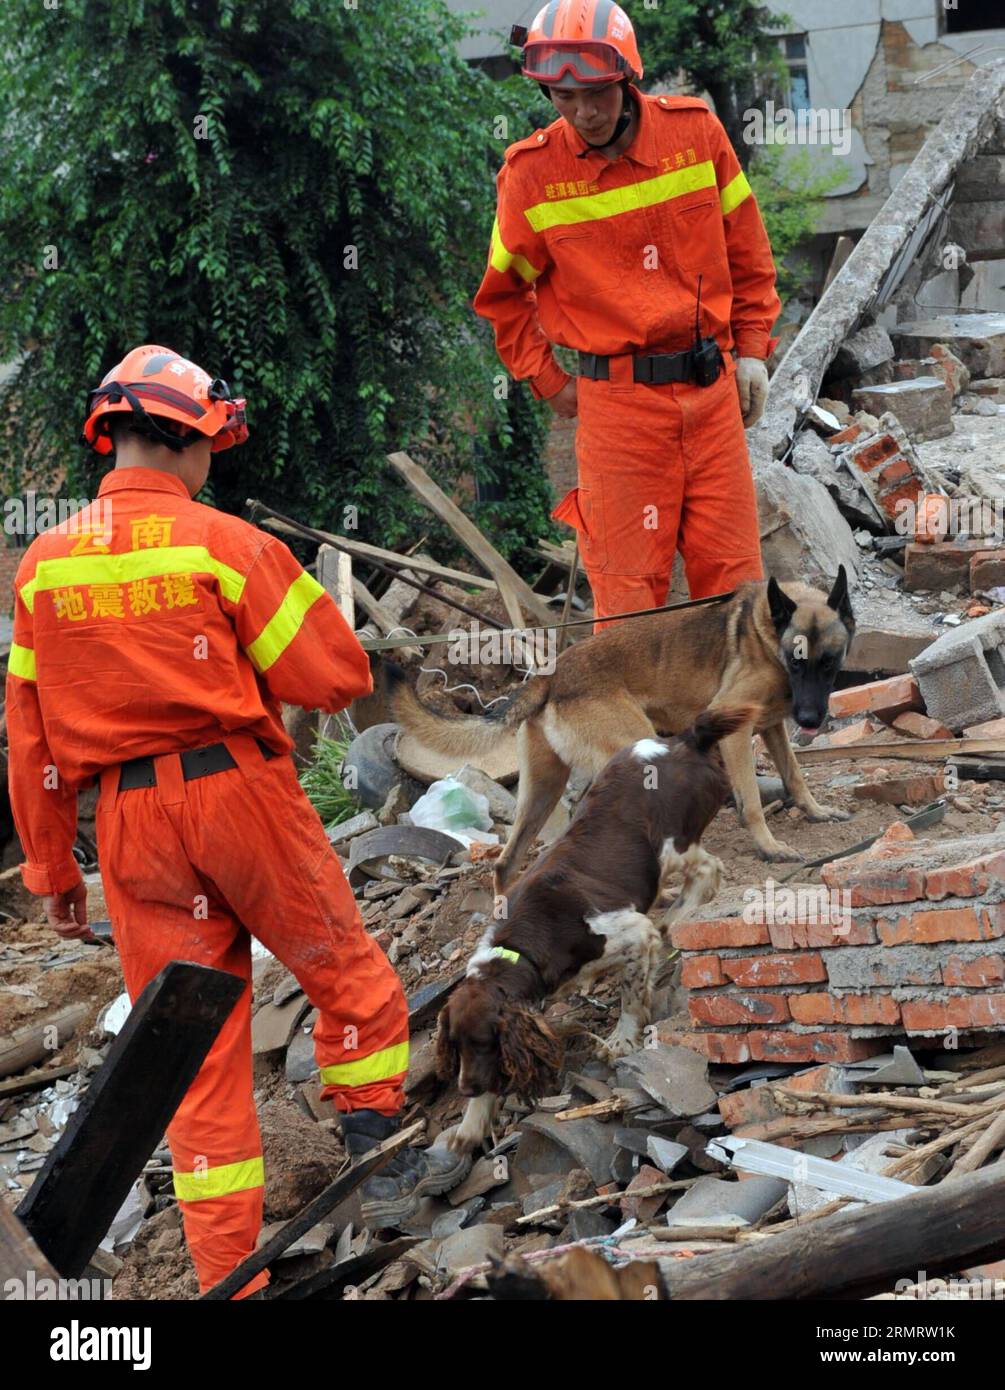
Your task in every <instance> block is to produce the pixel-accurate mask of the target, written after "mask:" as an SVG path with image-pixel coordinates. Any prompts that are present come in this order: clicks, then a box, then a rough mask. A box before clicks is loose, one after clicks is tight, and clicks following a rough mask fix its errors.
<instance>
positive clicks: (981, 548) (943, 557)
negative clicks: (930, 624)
mask: <svg viewBox="0 0 1005 1390" xmlns="http://www.w3.org/2000/svg"><path fill="white" fill-rule="evenodd" d="M986 552H987V542H986V541H984V542H981V541H952V540H951V541H938V542H936V543H935V544H926V543H923V542H919V541H913V542H909V543H908V545H907V546H905V548H904V587H905V589H935V590H942V589H969V587H970V568H971V565H972V563H973V559H974V556H975V555H979V554H981V553H986Z"/></svg>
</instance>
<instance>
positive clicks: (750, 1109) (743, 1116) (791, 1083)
mask: <svg viewBox="0 0 1005 1390" xmlns="http://www.w3.org/2000/svg"><path fill="white" fill-rule="evenodd" d="M833 1083H834V1072H833V1066H832V1064H831V1063H830V1062H823V1063H821V1065H820V1066H818V1067H810V1068H809V1070H807V1071H800V1072H797V1073H796V1075H795V1076H786V1077H783V1078H782V1080H781V1084H782V1085H783V1086H785V1087H787V1088H790V1089H792V1090H794V1091H829V1090H830V1089H831V1088H832V1086H833ZM782 1113H783V1112H782V1111H781V1110H780V1109H779V1107H778V1104H777V1102H776V1101H775V1100H774V1099H773V1098H772V1095H771V1085H770V1083H769V1084H768V1085H766V1086H748V1087H747V1088H746V1089H745V1090H742V1091H734V1092H733V1093H732V1094H731V1095H727V1096H720V1097H719V1114H720V1115H721V1116H722V1118H723V1122H724V1123H725V1124H726V1125H727V1126H728V1127H729V1128H730V1129H731V1130H732V1131H733V1132H734V1134H737V1133H739V1132H740V1129H739V1127H740V1126H746V1125H755V1124H765V1123H767V1121H769V1120H776V1119H778V1118H779V1116H781V1114H782Z"/></svg>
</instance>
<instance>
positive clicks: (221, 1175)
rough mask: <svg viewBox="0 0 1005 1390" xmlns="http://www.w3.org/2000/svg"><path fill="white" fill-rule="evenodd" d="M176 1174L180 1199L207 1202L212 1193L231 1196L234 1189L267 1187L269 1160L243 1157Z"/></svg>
mask: <svg viewBox="0 0 1005 1390" xmlns="http://www.w3.org/2000/svg"><path fill="white" fill-rule="evenodd" d="M173 1177H174V1195H175V1196H176V1197H177V1198H178V1200H179V1202H204V1201H206V1200H207V1199H208V1198H210V1197H227V1196H229V1195H230V1193H231V1192H247V1190H248V1189H249V1188H251V1187H264V1186H265V1160H264V1159H263V1158H261V1157H258V1158H243V1159H241V1161H240V1162H239V1163H224V1164H223V1165H222V1166H221V1167H219V1168H204V1169H203V1170H202V1171H201V1172H198V1173H175V1174H173Z"/></svg>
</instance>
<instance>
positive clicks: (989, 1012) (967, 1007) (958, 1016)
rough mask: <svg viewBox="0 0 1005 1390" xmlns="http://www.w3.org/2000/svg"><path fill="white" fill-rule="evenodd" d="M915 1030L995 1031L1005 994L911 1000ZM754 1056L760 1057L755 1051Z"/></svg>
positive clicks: (1004, 1011)
mask: <svg viewBox="0 0 1005 1390" xmlns="http://www.w3.org/2000/svg"><path fill="white" fill-rule="evenodd" d="M901 1013H902V1015H903V1020H904V1027H905V1028H907V1029H910V1030H911V1031H931V1030H933V1029H942V1028H959V1029H964V1030H965V1029H967V1028H995V1027H998V1026H1000V1025H1001V1024H1005V994H957V995H953V996H951V997H950V998H948V999H944V1000H941V1001H938V1000H930V999H908V1000H905V1001H904V1003H903V1004H902V1005H901ZM751 1052H752V1055H753V1056H755V1057H756V1056H757V1054H756V1052H754V1051H753V1045H751Z"/></svg>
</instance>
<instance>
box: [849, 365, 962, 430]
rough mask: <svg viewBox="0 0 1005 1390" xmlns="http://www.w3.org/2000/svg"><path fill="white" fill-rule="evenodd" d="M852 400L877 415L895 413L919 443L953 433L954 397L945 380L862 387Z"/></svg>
mask: <svg viewBox="0 0 1005 1390" xmlns="http://www.w3.org/2000/svg"><path fill="white" fill-rule="evenodd" d="M851 398H852V404H853V405H854V406H856V407H858V408H859V409H862V410H869V411H871V412H872V413H873V414H875V415H882V414H884V413H885V412H887V411H890V412H892V413H893V414H894V415H896V417H897V419H898V420H899V421H900V423H901V425H902V426H903V427H904V429H905V430H906V432H907V435H908V437H909V438H910V439H911V440H912V441H913V442H915V443H921V442H922V441H923V440H926V439H944V438H945V437H946V435H947V434H952V432H953V396H952V392H951V391H950V390H949V388H948V387H947V385H946V382H945V379H944V378H943V377H941V376H919V377H914V378H913V379H911V380H908V381H891V382H888V383H887V384H886V385H879V386H860V387H858V389H857V390H855V391H853V392H852V393H851Z"/></svg>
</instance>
